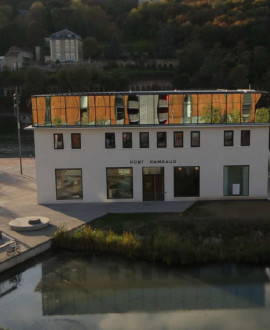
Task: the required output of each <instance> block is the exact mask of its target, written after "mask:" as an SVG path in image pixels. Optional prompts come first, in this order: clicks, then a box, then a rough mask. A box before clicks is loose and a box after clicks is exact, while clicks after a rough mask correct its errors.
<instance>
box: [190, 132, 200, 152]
mask: <svg viewBox="0 0 270 330" xmlns="http://www.w3.org/2000/svg"><path fill="white" fill-rule="evenodd" d="M194 133H199V143H198V145H197V144H194V141H193V134H194ZM190 146H191V147H192V148H199V147H200V146H201V132H200V131H191V132H190Z"/></svg>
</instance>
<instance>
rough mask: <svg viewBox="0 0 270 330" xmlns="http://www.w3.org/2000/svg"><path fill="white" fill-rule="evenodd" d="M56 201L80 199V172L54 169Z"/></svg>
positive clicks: (81, 194) (81, 195)
mask: <svg viewBox="0 0 270 330" xmlns="http://www.w3.org/2000/svg"><path fill="white" fill-rule="evenodd" d="M55 179H56V199H60V200H61V199H82V198H83V190H82V170H81V169H56V170H55Z"/></svg>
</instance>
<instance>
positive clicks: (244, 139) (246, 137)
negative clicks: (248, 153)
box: [241, 130, 250, 146]
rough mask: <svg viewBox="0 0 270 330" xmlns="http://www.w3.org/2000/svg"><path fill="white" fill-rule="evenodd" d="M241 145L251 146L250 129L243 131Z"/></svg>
mask: <svg viewBox="0 0 270 330" xmlns="http://www.w3.org/2000/svg"><path fill="white" fill-rule="evenodd" d="M241 146H250V131H249V130H244V131H241Z"/></svg>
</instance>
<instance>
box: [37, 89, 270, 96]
mask: <svg viewBox="0 0 270 330" xmlns="http://www.w3.org/2000/svg"><path fill="white" fill-rule="evenodd" d="M123 94H125V95H155V94H158V95H160V94H268V92H267V91H256V90H254V89H234V90H230V89H215V90H206V89H202V90H198V89H197V90H180V89H175V90H166V91H164V90H162V91H121V92H79V93H78V92H74V93H52V94H37V95H32V96H33V97H39V96H86V95H123Z"/></svg>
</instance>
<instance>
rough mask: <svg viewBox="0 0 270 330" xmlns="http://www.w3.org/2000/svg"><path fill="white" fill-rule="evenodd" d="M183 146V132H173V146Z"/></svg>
mask: <svg viewBox="0 0 270 330" xmlns="http://www.w3.org/2000/svg"><path fill="white" fill-rule="evenodd" d="M183 146H184V135H183V132H174V147H175V148H182V147H183Z"/></svg>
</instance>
